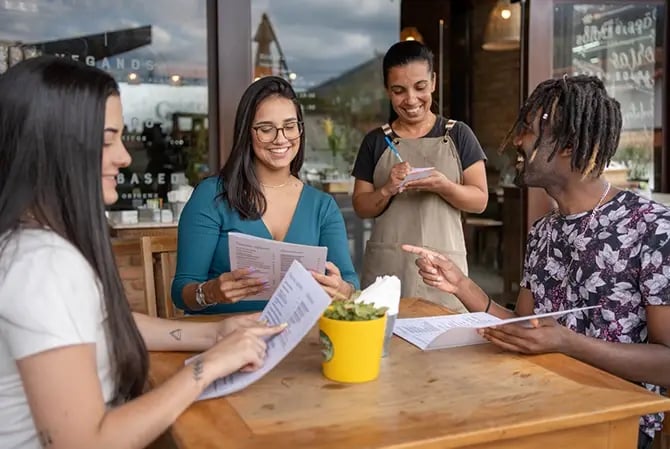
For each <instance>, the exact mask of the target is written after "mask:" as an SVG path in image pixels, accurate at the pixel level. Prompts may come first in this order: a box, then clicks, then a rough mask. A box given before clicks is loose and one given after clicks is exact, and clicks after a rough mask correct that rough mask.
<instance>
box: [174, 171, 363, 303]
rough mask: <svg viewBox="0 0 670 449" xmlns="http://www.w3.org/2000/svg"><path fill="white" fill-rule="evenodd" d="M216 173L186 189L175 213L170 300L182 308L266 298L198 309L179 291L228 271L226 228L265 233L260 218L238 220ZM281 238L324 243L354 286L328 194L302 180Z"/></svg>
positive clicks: (341, 229) (344, 239) (343, 232)
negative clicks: (223, 195)
mask: <svg viewBox="0 0 670 449" xmlns="http://www.w3.org/2000/svg"><path fill="white" fill-rule="evenodd" d="M220 193H221V186H220V184H219V178H218V177H211V178H207V179H205V180H203V181H202V182H201V183H200V184H199V185H198V187H197V188H196V189H195V191H194V192H193V195H191V198H190V199H189V201H188V203H186V206H184V210H183V211H182V213H181V217H180V218H179V239H178V242H177V248H178V250H177V272H176V273H175V277H174V280H173V281H172V301H173V302H174V304H175V306H177V307H178V308H180V309H183V310H185V311H186V312H188V313H205V314H213V313H230V312H246V311H256V310H261V309H263V307H265V304H267V301H240V302H237V303H235V304H218V305H216V306H211V307H208V308H206V309H204V310H190V309H189V308H188V307H186V305H185V304H184V301H183V299H182V296H181V292H182V290H183V288H184V286H185V285H187V284H190V283H192V282H204V281H206V280H209V279H213V278H215V277H217V276H219V275H220V274H222V273H228V272H230V271H231V270H230V259H229V256H228V233H229V232H240V233H244V234H247V235H253V236H256V237H262V238H266V239H271V238H272V235H271V234H270V231H268V228H267V227H266V226H265V223H263V220H261V219H258V220H244V219H242V217H240V215H239V213H238V212H237V211H236V210H233V209H231V208H230V206H229V205H228V202H227V201H226V200H225V199H224V198H221V197H220V196H219V194H220ZM284 241H285V242H287V243H299V244H302V245H312V246H325V247H327V248H328V260H329V261H330V262H332V263H334V264H335V265H336V266H337V268H339V269H340V273H341V274H342V278H343V279H344V280H345V281H347V282H350V283H352V284H353V285H354V286H355V287H356V288H357V289H358V288H359V282H358V276H357V275H356V272H355V271H354V266H353V264H352V263H351V255H350V254H349V241H348V239H347V232H346V228H345V226H344V219H343V218H342V213H341V212H340V209H339V208H338V207H337V203H335V200H334V199H333V197H332V196H330V195H328V194H327V193H324V192H321V191H320V190H317V189H315V188H313V187H311V186H308V185H305V186H304V187H303V189H302V192H301V193H300V198H299V200H298V205H297V206H296V209H295V213H294V214H293V218H292V220H291V224H290V225H289V228H288V232H287V233H286V237H285V238H284Z"/></svg>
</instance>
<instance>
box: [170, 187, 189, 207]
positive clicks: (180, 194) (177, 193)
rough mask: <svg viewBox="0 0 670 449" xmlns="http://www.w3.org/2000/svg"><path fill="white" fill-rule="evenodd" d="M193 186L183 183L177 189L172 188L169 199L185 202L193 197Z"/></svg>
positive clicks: (175, 201) (172, 201)
mask: <svg viewBox="0 0 670 449" xmlns="http://www.w3.org/2000/svg"><path fill="white" fill-rule="evenodd" d="M192 193H193V187H191V186H189V185H181V186H179V187H178V188H177V189H176V190H170V191H169V192H168V194H167V197H168V201H169V202H171V203H185V202H187V201H188V199H189V198H190V197H191V194H192Z"/></svg>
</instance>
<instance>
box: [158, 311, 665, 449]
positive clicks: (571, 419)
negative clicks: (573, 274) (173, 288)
mask: <svg viewBox="0 0 670 449" xmlns="http://www.w3.org/2000/svg"><path fill="white" fill-rule="evenodd" d="M440 313H445V311H444V309H442V308H441V307H439V306H435V305H433V304H429V303H426V302H424V301H422V300H416V299H405V300H403V301H402V303H401V312H400V314H401V316H405V317H408V316H426V315H434V314H440ZM319 349H320V347H319V343H318V339H317V334H316V332H315V331H312V333H311V334H309V335H308V337H307V338H305V340H303V341H302V342H301V343H300V344H299V345H298V347H296V349H295V350H294V351H293V352H292V353H291V354H290V355H289V356H288V357H287V358H286V359H285V360H283V361H282V363H280V364H279V365H278V366H277V367H276V368H275V369H274V370H273V371H271V372H270V373H269V374H268V375H267V376H265V377H264V378H263V379H261V380H260V381H258V382H257V383H255V384H253V385H251V386H250V387H248V388H247V389H245V390H243V391H241V392H239V393H236V394H233V395H230V396H227V397H225V398H219V399H213V400H208V401H201V402H197V403H195V404H193V405H192V406H191V407H190V408H189V409H188V410H186V412H185V413H184V414H183V415H182V416H181V417H180V418H179V419H178V420H177V422H176V423H175V424H174V425H173V426H172V429H171V437H172V439H173V441H174V443H175V444H176V447H178V448H188V449H191V448H193V449H196V448H197V449H209V448H228V449H235V448H246V449H254V448H263V449H266V448H268V449H269V448H273V449H283V448H286V449H288V448H291V449H298V448H333V449H334V448H344V449H351V448H426V449H428V448H441V449H442V448H462V447H467V448H470V449H474V448H496V449H512V448H514V449H523V448H544V449H551V448H568V447H569V448H571V449H576V448H603V449H605V448H607V449H619V448H620V449H630V448H635V447H636V441H637V433H638V417H639V416H640V415H644V414H648V413H651V412H657V411H660V410H670V400H669V399H667V398H663V397H661V396H657V395H654V394H651V393H649V392H647V391H646V390H644V389H642V388H641V387H638V386H636V385H634V384H631V383H629V382H626V381H624V380H621V379H619V378H617V377H614V376H612V375H610V374H607V373H605V372H603V371H600V370H598V369H595V368H593V367H590V366H588V365H586V364H583V363H581V362H578V361H576V360H574V359H571V358H569V357H566V356H563V355H560V354H548V355H542V356H531V357H528V356H517V355H513V354H510V353H505V352H502V351H500V350H498V349H496V348H495V347H494V346H493V345H489V344H485V345H478V346H469V347H464V348H455V349H447V350H441V351H429V352H422V351H420V350H419V349H417V348H416V347H414V346H412V345H410V344H409V343H407V342H405V341H404V340H401V339H399V338H398V337H394V339H393V341H392V344H391V350H390V355H389V357H388V358H385V359H383V361H382V367H381V374H380V377H379V378H378V379H377V380H376V381H373V382H369V383H365V384H354V385H348V384H338V383H334V382H331V381H329V380H327V379H326V378H324V377H323V376H322V375H321V366H320V362H321V354H320V351H319ZM188 356H189V354H179V353H153V354H151V370H150V380H151V382H152V383H153V384H154V385H156V384H160V383H161V382H163V381H165V380H166V379H167V378H168V376H170V375H171V374H172V373H174V372H175V371H177V370H178V369H179V368H181V367H182V364H183V361H184V359H185V358H186V357H188Z"/></svg>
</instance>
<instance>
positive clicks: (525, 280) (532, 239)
mask: <svg viewBox="0 0 670 449" xmlns="http://www.w3.org/2000/svg"><path fill="white" fill-rule="evenodd" d="M541 220H542V219H540V220H538V221H536V222H535V224H533V226H532V227H531V228H530V231H529V232H528V237H527V238H526V250H525V253H524V256H523V274H522V276H521V282H519V287H520V288H526V289H529V290H530V276H531V273H532V271H533V267H532V265H531V257H530V256H531V253H532V251H533V248H534V247H535V246H536V245H537V234H538V232H537V229H538V227H539V226H540V223H541Z"/></svg>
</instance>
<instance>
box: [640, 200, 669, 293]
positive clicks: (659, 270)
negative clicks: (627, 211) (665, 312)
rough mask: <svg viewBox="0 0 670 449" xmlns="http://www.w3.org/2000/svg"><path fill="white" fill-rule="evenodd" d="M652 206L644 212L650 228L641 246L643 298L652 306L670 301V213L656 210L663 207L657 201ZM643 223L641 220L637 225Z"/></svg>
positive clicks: (641, 288)
mask: <svg viewBox="0 0 670 449" xmlns="http://www.w3.org/2000/svg"><path fill="white" fill-rule="evenodd" d="M651 207H652V210H651V211H650V212H649V213H648V214H645V216H644V222H646V223H645V224H646V225H647V226H649V227H650V229H649V230H648V231H647V233H646V234H647V236H646V239H644V241H643V242H642V245H641V248H640V260H641V264H640V277H639V283H640V284H639V285H640V290H641V293H642V302H643V304H644V305H652V306H659V305H670V213H669V212H667V210H666V211H664V212H663V213H658V211H655V210H653V209H655V208H660V207H662V206H660V205H656V204H654V203H652V204H651ZM654 212H655V213H654ZM640 224H642V222H640V223H639V224H638V229H639V225H640Z"/></svg>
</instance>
